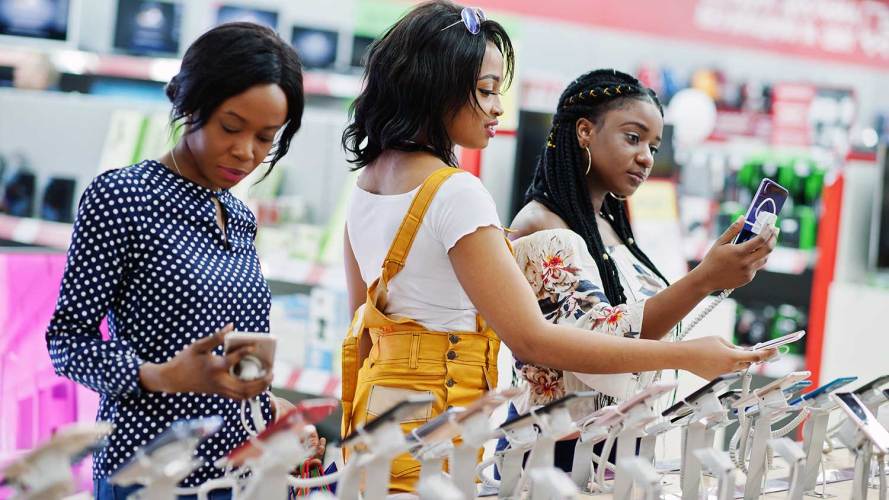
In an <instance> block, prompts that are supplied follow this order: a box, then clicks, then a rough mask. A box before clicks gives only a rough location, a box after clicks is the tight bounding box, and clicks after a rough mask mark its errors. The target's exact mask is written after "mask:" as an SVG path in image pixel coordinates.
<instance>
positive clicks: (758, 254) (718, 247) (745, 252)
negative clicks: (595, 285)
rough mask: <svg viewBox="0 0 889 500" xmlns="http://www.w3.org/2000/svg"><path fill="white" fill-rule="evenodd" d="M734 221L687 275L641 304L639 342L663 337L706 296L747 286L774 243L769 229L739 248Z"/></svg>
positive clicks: (739, 225)
mask: <svg viewBox="0 0 889 500" xmlns="http://www.w3.org/2000/svg"><path fill="white" fill-rule="evenodd" d="M741 220H742V219H739V220H738V221H735V223H734V224H732V225H731V226H730V227H729V228H728V229H727V230H726V231H725V232H724V233H723V234H722V236H720V237H719V239H718V240H716V243H715V244H714V245H713V248H711V249H710V251H709V252H707V255H706V256H705V257H704V260H702V261H701V263H700V264H699V265H698V266H697V267H695V268H694V269H693V270H692V271H691V272H690V273H688V274H687V275H686V276H685V277H683V278H682V279H680V280H679V281H677V282H675V283H673V284H672V285H670V286H669V287H667V288H666V289H664V290H663V291H661V292H659V293H657V294H656V295H655V296H654V297H651V298H649V299H648V300H646V301H645V314H644V316H643V318H642V338H643V339H653V340H657V339H660V338H662V337H663V336H664V335H666V334H667V333H668V332H669V331H670V330H672V329H673V327H674V326H675V325H676V323H679V322H680V321H681V320H682V318H684V317H685V316H686V315H687V314H688V313H689V312H691V310H692V309H694V307H695V306H696V305H697V304H698V303H699V302H701V301H702V300H704V298H706V297H707V295H709V294H711V293H713V292H715V291H717V290H725V289H733V288H738V287H741V286H744V285H746V284H747V283H750V281H751V280H752V279H753V277H754V276H755V275H756V272H757V271H758V270H760V269H761V268H762V267H763V266H764V265H765V264H766V260H767V259H768V256H769V254H770V253H771V252H772V250H774V249H775V245H777V243H778V235H777V233H776V232H775V231H774V230H773V228H767V229H766V230H764V231H763V232H762V233H760V234H759V235H758V236H756V237H754V238H751V239H750V240H749V241H746V242H744V243H742V244H740V245H734V244H732V240H734V238H735V235H737V234H738V232H739V231H740V230H741V228H742V227H743V223H742V222H741Z"/></svg>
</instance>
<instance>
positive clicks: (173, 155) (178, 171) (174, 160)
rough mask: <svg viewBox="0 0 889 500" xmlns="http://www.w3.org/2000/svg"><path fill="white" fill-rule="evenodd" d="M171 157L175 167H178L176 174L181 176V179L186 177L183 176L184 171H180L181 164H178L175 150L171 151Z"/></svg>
mask: <svg viewBox="0 0 889 500" xmlns="http://www.w3.org/2000/svg"><path fill="white" fill-rule="evenodd" d="M170 157H172V158H173V166H174V167H176V172H177V173H178V174H179V177H185V176H184V175H182V171H181V170H179V163H177V162H176V151H175V148H174V149H171V150H170Z"/></svg>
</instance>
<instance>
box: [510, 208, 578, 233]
mask: <svg viewBox="0 0 889 500" xmlns="http://www.w3.org/2000/svg"><path fill="white" fill-rule="evenodd" d="M547 229H568V224H565V221H564V220H562V218H561V217H559V216H558V215H556V214H555V213H554V212H553V211H552V210H550V209H549V208H547V207H546V205H544V204H543V203H540V202H537V201H531V202H530V203H528V204H527V205H525V206H524V207H522V209H521V210H519V213H518V214H516V216H515V219H513V220H512V224H511V225H510V226H509V238H510V239H512V240H516V239H519V238H521V237H522V236H528V235H529V234H534V233H536V232H537V231H544V230H547Z"/></svg>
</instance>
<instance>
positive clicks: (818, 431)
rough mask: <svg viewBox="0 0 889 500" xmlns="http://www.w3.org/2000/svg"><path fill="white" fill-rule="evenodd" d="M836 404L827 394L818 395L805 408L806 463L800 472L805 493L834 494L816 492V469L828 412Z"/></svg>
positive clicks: (819, 461)
mask: <svg viewBox="0 0 889 500" xmlns="http://www.w3.org/2000/svg"><path fill="white" fill-rule="evenodd" d="M836 407H837V404H836V403H834V402H833V401H831V400H830V398H829V397H828V394H824V395H822V396H819V397H818V398H816V399H815V400H814V401H812V402H811V403H810V405H809V406H808V407H807V408H806V410H805V411H808V412H809V418H808V420H807V421H806V423H805V424H804V425H803V450H804V451H805V453H806V463H805V467H804V468H803V473H802V483H803V489H804V490H805V492H806V494H807V495H810V496H815V497H820V498H829V497H832V496H834V495H829V494H823V493H818V492H816V491H815V488H816V487H817V486H818V471H819V469H820V468H821V463H822V461H823V457H824V442H825V441H826V439H827V426H828V423H829V422H830V414H831V412H832V411H833V410H835V409H836Z"/></svg>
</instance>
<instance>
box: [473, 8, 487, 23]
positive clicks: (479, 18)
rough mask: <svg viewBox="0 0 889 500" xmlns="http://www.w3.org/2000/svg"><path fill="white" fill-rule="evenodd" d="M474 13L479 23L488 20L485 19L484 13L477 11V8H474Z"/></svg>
mask: <svg viewBox="0 0 889 500" xmlns="http://www.w3.org/2000/svg"><path fill="white" fill-rule="evenodd" d="M475 13H476V15H477V16H478V20H479V21H481V22H485V21H487V20H488V18H486V17H485V11H483V10H481V9H479V8H478V7H476V8H475Z"/></svg>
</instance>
